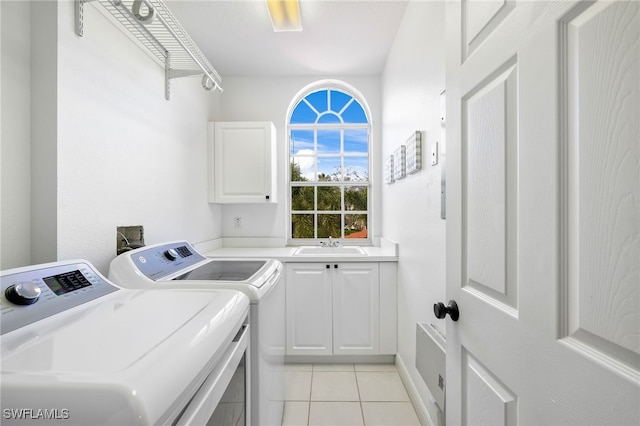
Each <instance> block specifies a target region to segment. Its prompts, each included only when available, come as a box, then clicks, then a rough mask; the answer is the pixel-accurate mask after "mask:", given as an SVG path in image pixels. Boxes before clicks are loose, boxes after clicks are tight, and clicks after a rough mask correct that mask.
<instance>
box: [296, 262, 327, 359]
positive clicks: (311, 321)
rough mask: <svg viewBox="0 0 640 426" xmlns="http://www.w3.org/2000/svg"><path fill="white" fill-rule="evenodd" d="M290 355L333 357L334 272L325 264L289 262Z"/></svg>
mask: <svg viewBox="0 0 640 426" xmlns="http://www.w3.org/2000/svg"><path fill="white" fill-rule="evenodd" d="M286 269H287V280H286V289H287V291H286V301H287V303H286V312H287V327H286V328H287V355H330V354H331V353H332V344H331V335H332V331H331V324H332V314H331V309H332V307H331V290H332V289H331V269H327V265H326V264H324V263H288V264H287V265H286Z"/></svg>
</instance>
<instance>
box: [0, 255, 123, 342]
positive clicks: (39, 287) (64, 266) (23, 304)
mask: <svg viewBox="0 0 640 426" xmlns="http://www.w3.org/2000/svg"><path fill="white" fill-rule="evenodd" d="M0 286H1V289H2V295H1V296H0V302H1V303H0V312H1V315H2V319H1V329H2V334H5V333H8V332H10V331H13V330H16V329H18V328H21V327H24V326H26V325H29V324H31V323H33V322H36V321H39V320H42V319H44V318H47V317H50V316H52V315H55V314H58V313H60V312H63V311H66V310H68V309H71V308H73V307H76V306H78V305H82V304H84V303H87V302H89V301H91V300H94V299H97V298H99V297H102V296H104V295H107V294H109V293H113V292H114V291H117V290H119V288H118V287H116V286H115V285H113V284H112V283H110V282H109V281H107V280H106V278H104V277H103V276H102V275H101V274H100V273H99V272H98V271H97V270H96V269H95V267H93V265H91V264H90V263H89V262H86V261H71V262H57V263H47V264H44V265H35V266H30V267H26V268H17V269H11V270H7V271H3V272H2V273H1V275H0Z"/></svg>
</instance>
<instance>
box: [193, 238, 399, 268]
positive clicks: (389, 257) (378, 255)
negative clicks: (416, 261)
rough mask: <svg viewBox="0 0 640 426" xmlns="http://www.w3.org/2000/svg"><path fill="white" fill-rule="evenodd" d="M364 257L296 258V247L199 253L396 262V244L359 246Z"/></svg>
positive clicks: (306, 259)
mask: <svg viewBox="0 0 640 426" xmlns="http://www.w3.org/2000/svg"><path fill="white" fill-rule="evenodd" d="M360 247H361V248H362V249H363V250H364V251H365V253H366V254H367V255H366V256H353V255H304V256H297V255H294V252H295V251H296V249H298V247H294V246H284V247H224V246H222V247H217V248H213V249H211V250H206V251H201V253H202V254H203V255H205V256H208V257H226V258H230V257H235V258H244V257H254V258H270V259H278V260H279V261H281V262H284V263H290V262H397V261H398V249H397V244H395V243H391V242H383V243H382V244H380V246H360Z"/></svg>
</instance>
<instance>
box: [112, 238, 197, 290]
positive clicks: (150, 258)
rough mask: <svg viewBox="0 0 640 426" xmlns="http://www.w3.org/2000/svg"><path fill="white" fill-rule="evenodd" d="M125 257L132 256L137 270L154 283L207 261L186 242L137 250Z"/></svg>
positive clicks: (126, 254)
mask: <svg viewBox="0 0 640 426" xmlns="http://www.w3.org/2000/svg"><path fill="white" fill-rule="evenodd" d="M124 255H125V256H131V261H132V262H133V264H134V265H135V266H136V268H138V270H139V271H140V272H142V274H143V275H144V276H146V277H147V278H149V279H150V280H153V281H158V280H161V279H163V278H165V277H167V276H169V275H172V274H175V273H177V272H180V271H183V270H185V269H187V268H190V267H191V266H194V265H196V264H198V263H200V262H202V261H203V260H207V258H206V257H204V256H202V255H201V254H200V253H198V252H197V251H196V249H195V248H193V246H192V245H191V244H189V243H188V242H186V241H176V242H172V243H167V244H160V245H156V246H152V247H149V248H145V249H137V250H135V251H132V252H129V253H125V254H124ZM121 256H122V255H121Z"/></svg>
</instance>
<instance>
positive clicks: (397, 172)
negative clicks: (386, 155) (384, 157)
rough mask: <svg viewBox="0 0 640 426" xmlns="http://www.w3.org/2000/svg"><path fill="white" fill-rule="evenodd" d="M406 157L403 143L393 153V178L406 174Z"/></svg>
mask: <svg viewBox="0 0 640 426" xmlns="http://www.w3.org/2000/svg"><path fill="white" fill-rule="evenodd" d="M406 157H407V153H406V147H405V146H404V145H400V146H399V147H398V148H397V149H396V151H395V153H394V154H393V178H394V179H395V180H398V179H402V178H404V177H405V176H406V169H405V161H406Z"/></svg>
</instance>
